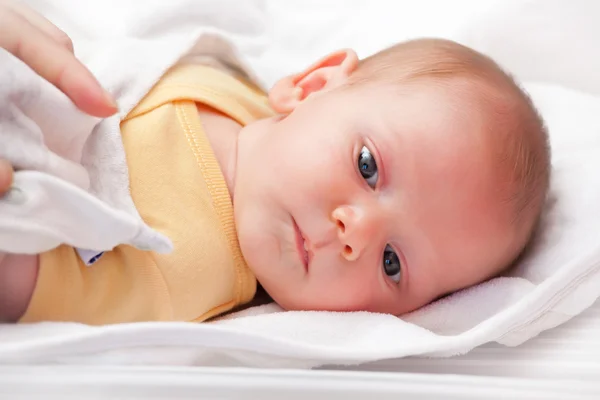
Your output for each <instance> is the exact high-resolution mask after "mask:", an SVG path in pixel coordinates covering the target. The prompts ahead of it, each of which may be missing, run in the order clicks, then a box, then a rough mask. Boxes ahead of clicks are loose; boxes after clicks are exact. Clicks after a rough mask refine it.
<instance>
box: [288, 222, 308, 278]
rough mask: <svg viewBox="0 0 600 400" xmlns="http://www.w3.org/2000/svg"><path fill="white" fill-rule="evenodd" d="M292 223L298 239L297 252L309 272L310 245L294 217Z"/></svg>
mask: <svg viewBox="0 0 600 400" xmlns="http://www.w3.org/2000/svg"><path fill="white" fill-rule="evenodd" d="M292 222H293V224H294V236H295V239H296V250H297V251H298V256H299V258H300V261H301V262H302V264H303V265H304V269H305V270H306V272H308V264H309V262H310V256H309V249H308V244H307V243H306V239H305V238H304V235H303V234H302V231H300V227H299V226H298V224H297V223H296V220H295V219H294V217H292Z"/></svg>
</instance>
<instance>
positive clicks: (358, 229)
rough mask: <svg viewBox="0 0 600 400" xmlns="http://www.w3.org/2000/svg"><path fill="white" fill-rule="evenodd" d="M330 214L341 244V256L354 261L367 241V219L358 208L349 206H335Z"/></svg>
mask: <svg viewBox="0 0 600 400" xmlns="http://www.w3.org/2000/svg"><path fill="white" fill-rule="evenodd" d="M331 216H332V219H333V221H334V222H335V224H336V229H337V235H338V239H339V241H340V243H341V244H342V246H343V248H342V257H344V258H345V259H346V260H348V261H356V260H357V259H358V258H359V257H360V255H361V254H362V253H363V251H364V250H365V246H366V245H367V243H368V239H369V238H368V237H367V236H368V235H369V229H368V227H367V225H368V221H367V220H366V218H365V216H364V215H363V213H362V212H361V211H360V210H358V209H356V208H354V207H351V206H340V207H337V208H336V209H335V210H333V213H332V215H331Z"/></svg>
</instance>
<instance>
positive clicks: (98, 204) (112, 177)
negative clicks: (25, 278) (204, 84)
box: [0, 0, 266, 262]
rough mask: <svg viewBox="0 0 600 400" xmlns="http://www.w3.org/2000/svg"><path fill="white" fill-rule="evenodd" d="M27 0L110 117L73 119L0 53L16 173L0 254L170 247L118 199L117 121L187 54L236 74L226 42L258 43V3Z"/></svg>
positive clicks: (53, 93)
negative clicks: (104, 97) (65, 41)
mask: <svg viewBox="0 0 600 400" xmlns="http://www.w3.org/2000/svg"><path fill="white" fill-rule="evenodd" d="M29 3H31V6H33V7H34V8H36V9H37V10H39V11H40V12H41V13H43V14H45V15H46V16H47V17H48V18H49V19H51V20H52V21H54V22H55V23H56V24H57V25H59V26H60V27H61V28H62V29H63V30H65V31H66V32H68V33H69V35H70V36H71V38H72V39H73V42H74V45H75V50H76V54H77V56H78V57H80V59H81V60H82V61H83V62H84V63H85V64H86V65H87V66H88V67H89V68H90V69H91V71H92V72H93V73H94V75H96V76H97V77H98V79H99V80H100V82H101V83H102V85H103V86H104V87H105V88H106V89H107V90H108V91H109V92H110V93H111V94H113V96H114V97H115V98H116V100H117V102H118V105H119V109H120V114H119V115H116V116H113V117H111V118H107V119H105V120H102V121H98V120H97V119H96V118H92V117H89V116H86V115H84V114H83V113H81V112H79V111H78V110H77V109H75V107H74V106H73V105H72V104H71V103H70V101H69V100H68V99H67V98H66V96H64V95H63V94H62V93H60V92H59V91H58V90H57V89H56V88H54V87H53V86H52V85H50V84H49V83H48V82H46V81H45V80H43V79H42V78H41V77H39V76H37V75H36V74H35V73H34V72H33V71H31V70H30V69H29V68H28V67H27V66H25V64H23V63H22V62H20V61H19V60H17V59H16V58H15V57H12V56H11V55H10V54H8V53H7V52H6V51H3V50H0V110H1V111H0V158H5V159H8V160H9V161H10V162H11V163H12V164H13V165H14V166H15V167H16V168H18V169H19V170H22V171H19V172H17V173H16V175H15V182H14V185H13V191H12V192H11V193H9V195H8V196H6V197H4V198H0V251H7V252H13V253H29V254H36V253H41V252H43V251H47V250H50V249H52V248H55V247H57V246H58V245H60V244H63V243H66V244H69V245H71V246H74V247H77V248H79V249H81V250H83V251H80V255H82V257H83V258H84V261H86V262H87V261H88V259H89V258H95V256H96V255H97V254H98V253H101V252H102V251H108V250H112V249H113V248H114V247H116V246H117V245H119V244H129V245H133V246H136V247H138V248H141V249H143V250H154V251H158V252H168V251H170V250H171V249H172V247H171V243H170V241H169V239H168V238H166V237H164V236H162V235H161V234H159V233H157V232H155V231H154V230H152V229H151V228H150V227H148V226H147V225H146V224H145V223H144V222H143V221H142V219H141V218H140V216H139V215H138V213H137V210H136V209H135V206H134V204H133V200H132V199H131V196H130V194H129V178H128V172H127V164H126V160H125V152H124V149H123V144H122V142H121V135H120V130H119V122H120V117H124V116H125V115H126V114H127V113H128V112H129V111H130V110H131V109H132V108H133V107H134V106H135V105H136V104H137V103H138V102H139V101H140V99H141V98H142V97H143V96H144V95H145V94H146V93H147V92H148V90H150V88H151V87H152V85H154V83H156V81H157V80H158V79H159V78H160V76H161V75H162V74H163V73H164V72H165V71H166V70H167V69H168V68H170V67H171V66H172V65H173V64H174V63H176V62H177V61H178V60H179V59H180V58H181V57H182V56H184V55H185V54H189V53H190V52H192V53H195V54H205V55H211V56H216V57H220V58H223V59H224V61H229V62H231V63H236V64H238V65H236V66H238V67H239V68H241V69H243V68H244V63H243V62H242V61H241V57H236V56H235V55H236V54H237V51H234V49H239V50H240V53H244V54H247V55H249V56H252V55H256V54H257V53H259V52H260V50H261V49H262V48H264V43H265V34H264V27H265V25H266V24H265V21H264V19H265V18H264V17H265V13H264V7H263V3H262V2H260V1H246V2H243V3H242V4H240V3H239V2H236V1H233V0H228V1H223V2H216V1H213V0H202V1H192V0H178V1H170V2H164V1H146V2H144V3H140V2H135V1H129V2H127V1H114V0H113V1H103V2H96V4H90V3H89V2H73V1H69V0H62V1H44V0H35V1H31V2H29ZM83 21H85V22H83ZM107 23H108V24H107ZM233 44H235V46H233ZM90 251H91V252H90ZM88 255H89V257H88Z"/></svg>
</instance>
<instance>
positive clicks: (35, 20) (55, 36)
mask: <svg viewBox="0 0 600 400" xmlns="http://www.w3.org/2000/svg"><path fill="white" fill-rule="evenodd" d="M6 6H7V7H8V8H10V9H11V10H12V11H14V12H15V13H17V14H19V15H20V16H22V17H23V18H25V19H26V20H27V22H29V23H30V24H31V25H33V26H34V27H36V28H38V29H39V30H40V31H42V32H43V33H45V34H46V35H48V36H49V37H50V38H52V40H54V41H55V42H56V43H58V44H60V45H61V46H64V47H65V48H66V49H67V50H69V51H70V52H71V53H73V41H72V40H71V38H70V37H69V36H68V35H67V34H66V33H64V32H63V31H62V30H60V29H59V28H58V27H57V26H56V25H54V24H53V23H52V22H50V21H48V20H47V19H46V18H45V17H44V16H42V15H41V14H38V13H37V12H35V11H34V10H32V9H31V8H29V7H27V6H26V5H24V4H22V3H14V2H8V3H6Z"/></svg>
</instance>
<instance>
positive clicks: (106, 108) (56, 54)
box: [0, 10, 117, 117]
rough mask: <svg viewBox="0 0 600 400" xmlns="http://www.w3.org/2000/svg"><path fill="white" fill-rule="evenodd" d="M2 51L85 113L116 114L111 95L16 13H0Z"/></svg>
mask: <svg viewBox="0 0 600 400" xmlns="http://www.w3.org/2000/svg"><path fill="white" fill-rule="evenodd" d="M0 47H3V48H5V49H6V50H8V51H9V52H10V53H12V54H13V55H14V56H15V57H17V58H19V59H21V60H22V61H23V62H25V63H26V64H27V65H29V67H31V69H33V70H34V71H35V72H37V73H38V74H39V75H40V76H42V77H43V78H44V79H46V80H47V81H49V82H50V83H52V84H53V85H54V86H56V87H57V88H58V89H60V90H61V91H62V92H63V93H65V94H66V95H67V96H68V97H69V98H70V99H71V100H72V101H73V103H75V105H76V106H77V107H78V108H80V109H81V110H82V111H84V112H86V113H88V114H90V115H94V116H97V117H108V116H110V115H113V114H114V113H115V112H117V106H116V104H115V103H114V100H112V98H111V97H110V95H109V94H108V93H107V92H106V91H104V89H102V87H101V86H100V84H99V83H98V81H97V80H96V78H94V76H93V75H92V74H91V73H90V71H89V70H88V69H87V68H85V67H84V66H83V64H81V63H80V62H79V61H78V60H77V59H76V58H75V56H74V55H73V54H72V53H71V52H70V51H69V50H67V49H66V48H65V47H63V46H61V45H59V44H57V43H56V42H55V41H53V40H52V39H50V38H49V37H48V36H46V35H45V34H44V33H42V32H41V31H40V30H38V29H37V28H35V27H34V26H33V25H31V24H30V23H29V22H27V21H26V20H25V19H24V18H23V17H21V16H20V15H18V14H17V13H14V12H11V11H10V10H8V11H7V12H5V13H0Z"/></svg>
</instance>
